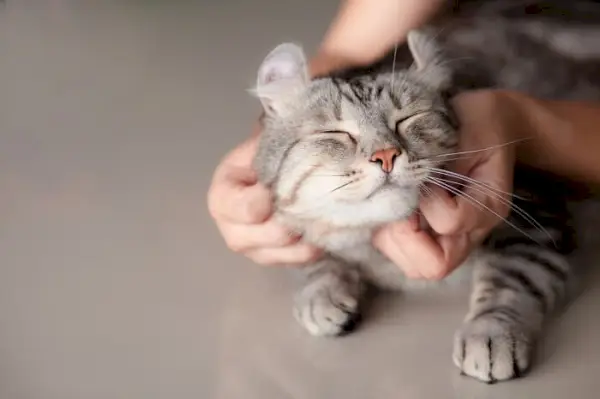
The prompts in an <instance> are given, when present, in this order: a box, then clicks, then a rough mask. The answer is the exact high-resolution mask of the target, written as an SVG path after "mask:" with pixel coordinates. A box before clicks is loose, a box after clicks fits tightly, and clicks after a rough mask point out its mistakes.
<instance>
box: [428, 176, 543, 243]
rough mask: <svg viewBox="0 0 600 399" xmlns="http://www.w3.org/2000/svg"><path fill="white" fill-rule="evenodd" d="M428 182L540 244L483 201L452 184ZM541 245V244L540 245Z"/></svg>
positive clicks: (430, 180)
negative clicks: (462, 199) (491, 215)
mask: <svg viewBox="0 0 600 399" xmlns="http://www.w3.org/2000/svg"><path fill="white" fill-rule="evenodd" d="M427 180H428V181H429V182H431V183H433V184H435V185H437V186H439V187H441V188H443V189H446V190H448V191H449V192H451V193H453V194H455V195H456V196H460V197H462V198H464V199H466V200H467V201H469V202H471V203H472V204H473V205H477V206H479V208H480V209H481V210H485V211H487V212H490V213H491V214H493V215H494V216H496V217H498V218H499V219H501V220H502V221H503V222H504V223H506V224H507V225H508V226H510V227H512V228H513V229H515V230H516V231H518V232H519V233H521V234H523V235H524V236H525V237H527V238H529V239H530V240H531V241H533V242H535V243H537V244H540V243H539V241H537V240H536V239H535V238H533V237H532V236H531V235H530V234H527V232H526V231H524V230H523V229H521V228H519V227H518V226H517V225H515V224H514V223H512V222H510V221H509V220H507V219H506V218H505V217H503V216H502V215H500V214H499V213H498V212H496V211H494V210H493V209H491V208H490V207H489V206H487V205H485V204H484V203H482V202H481V201H479V200H477V199H475V198H473V197H472V196H470V195H468V194H466V193H464V192H462V191H460V190H458V189H456V188H454V187H452V186H451V185H450V184H448V183H446V182H444V181H442V180H440V179H437V178H435V177H428V178H427ZM540 245H541V244H540Z"/></svg>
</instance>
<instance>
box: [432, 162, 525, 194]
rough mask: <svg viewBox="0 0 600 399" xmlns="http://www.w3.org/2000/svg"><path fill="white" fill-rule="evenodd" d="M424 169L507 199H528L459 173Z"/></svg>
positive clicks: (438, 169)
mask: <svg viewBox="0 0 600 399" xmlns="http://www.w3.org/2000/svg"><path fill="white" fill-rule="evenodd" d="M424 169H426V170H428V171H429V172H431V173H437V174H439V175H442V176H448V177H453V178H456V179H459V180H462V181H464V182H467V183H470V184H472V185H474V186H477V187H480V188H483V189H487V190H490V191H492V192H495V193H497V194H500V195H505V196H509V197H512V198H517V199H520V200H522V201H528V199H527V198H525V197H521V196H519V195H517V194H514V193H509V192H507V191H503V190H500V189H499V188H496V187H493V186H491V185H489V184H487V183H484V182H482V181H479V180H477V179H473V178H472V177H469V176H465V175H462V174H460V173H456V172H452V171H450V170H446V169H440V168H435V167H425V168H424Z"/></svg>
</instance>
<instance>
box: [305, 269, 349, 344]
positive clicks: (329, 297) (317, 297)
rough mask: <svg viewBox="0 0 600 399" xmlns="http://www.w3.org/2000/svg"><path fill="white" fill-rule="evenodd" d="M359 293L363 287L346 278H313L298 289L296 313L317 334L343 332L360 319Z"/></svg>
mask: <svg viewBox="0 0 600 399" xmlns="http://www.w3.org/2000/svg"><path fill="white" fill-rule="evenodd" d="M334 280H337V279H335V278H334ZM359 295H360V287H358V286H356V285H354V284H349V283H348V282H346V281H333V282H332V281H327V280H325V281H323V282H319V281H317V282H313V283H312V284H309V285H307V286H306V287H304V288H303V289H302V290H301V291H300V292H299V293H298V295H297V297H296V301H295V306H294V317H295V318H296V320H298V322H299V323H300V324H301V325H302V326H303V327H304V328H306V330H308V332H309V333H310V334H312V335H314V336H336V335H343V334H345V333H348V332H351V331H352V330H354V329H355V327H356V326H357V325H358V323H359V321H360V312H359V302H358V299H359Z"/></svg>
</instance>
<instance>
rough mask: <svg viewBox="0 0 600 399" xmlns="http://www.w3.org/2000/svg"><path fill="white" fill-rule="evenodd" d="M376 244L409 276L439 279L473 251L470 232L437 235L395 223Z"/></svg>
mask: <svg viewBox="0 0 600 399" xmlns="http://www.w3.org/2000/svg"><path fill="white" fill-rule="evenodd" d="M374 244H375V246H376V247H377V248H378V249H379V250H380V251H381V252H382V253H384V254H385V255H386V256H387V257H388V258H389V259H390V260H391V261H392V262H394V263H395V264H396V265H398V266H399V267H400V268H401V269H402V270H403V271H404V272H405V274H406V275H407V277H409V278H424V279H428V280H439V279H442V278H444V277H446V276H447V275H448V274H450V273H451V272H452V271H453V270H455V269H456V268H457V267H458V266H459V265H460V264H461V263H462V262H463V261H464V259H466V257H467V256H468V254H469V252H470V243H469V239H468V236H467V235H466V234H463V235H458V236H440V237H437V238H434V237H432V236H430V235H429V234H427V233H426V232H423V231H419V232H415V231H411V230H408V229H406V228H405V227H402V226H398V225H396V226H394V225H391V226H389V227H388V228H386V229H384V230H382V231H380V232H379V233H378V235H376V236H375V238H374Z"/></svg>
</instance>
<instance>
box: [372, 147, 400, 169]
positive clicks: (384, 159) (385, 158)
mask: <svg viewBox="0 0 600 399" xmlns="http://www.w3.org/2000/svg"><path fill="white" fill-rule="evenodd" d="M398 155H400V151H399V150H398V149H396V148H386V149H385V150H379V151H375V152H374V153H373V155H371V162H379V163H380V164H381V169H383V171H384V172H387V173H390V172H391V171H392V169H394V160H395V159H396V157H397V156H398Z"/></svg>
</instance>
